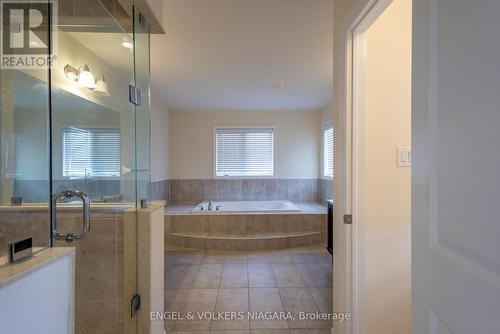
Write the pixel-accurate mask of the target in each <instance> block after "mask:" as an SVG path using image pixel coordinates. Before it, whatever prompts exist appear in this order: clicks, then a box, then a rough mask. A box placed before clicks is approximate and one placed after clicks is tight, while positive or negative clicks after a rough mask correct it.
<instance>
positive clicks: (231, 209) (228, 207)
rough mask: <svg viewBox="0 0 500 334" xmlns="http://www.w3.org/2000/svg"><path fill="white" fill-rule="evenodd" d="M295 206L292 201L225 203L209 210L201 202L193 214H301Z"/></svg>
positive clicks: (213, 206)
mask: <svg viewBox="0 0 500 334" xmlns="http://www.w3.org/2000/svg"><path fill="white" fill-rule="evenodd" d="M301 211H302V210H301V209H299V208H298V207H297V206H296V205H295V204H293V203H292V202H290V201H286V200H283V201H224V202H212V208H211V210H209V202H201V203H199V204H198V205H197V206H196V207H194V208H193V210H192V211H191V213H192V214H217V213H239V212H241V213H245V212H252V213H272V212H280V213H289V212H301Z"/></svg>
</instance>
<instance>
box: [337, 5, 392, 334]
mask: <svg viewBox="0 0 500 334" xmlns="http://www.w3.org/2000/svg"><path fill="white" fill-rule="evenodd" d="M392 2H393V0H369V1H368V3H367V4H366V6H365V7H364V8H363V9H362V10H361V12H360V14H359V15H358V16H357V17H356V18H355V19H354V21H353V22H352V23H351V25H350V26H349V28H348V29H347V36H346V58H345V59H346V79H345V80H346V81H345V82H346V86H345V87H346V91H345V93H346V95H345V99H346V100H345V101H346V108H345V114H344V117H343V119H344V120H345V121H344V126H345V129H346V131H345V134H344V136H345V137H344V140H345V147H346V154H345V158H346V160H345V171H346V189H345V201H346V202H345V204H346V205H345V211H346V213H347V214H348V213H351V214H352V216H353V225H352V234H351V235H352V238H351V242H350V244H351V254H352V256H351V264H350V266H349V265H348V266H347V268H352V274H351V280H350V282H349V284H350V289H351V291H352V313H353V317H352V333H354V334H366V331H367V324H366V310H365V302H366V300H365V299H366V298H365V297H366V291H365V284H364V276H365V259H364V249H365V245H364V236H365V222H364V220H363V217H364V210H363V209H364V200H363V196H362V195H361V194H364V163H365V162H364V145H363V143H364V89H363V88H364V75H363V74H364V71H365V68H366V31H367V30H368V28H369V27H371V25H372V24H373V23H374V22H375V21H376V20H377V19H378V18H379V17H380V15H381V14H382V13H383V12H384V11H385V10H386V9H387V7H389V5H390V4H391V3H392Z"/></svg>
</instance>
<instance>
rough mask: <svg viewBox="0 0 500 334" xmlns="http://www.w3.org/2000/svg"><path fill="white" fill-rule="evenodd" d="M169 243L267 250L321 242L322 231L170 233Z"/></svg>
mask: <svg viewBox="0 0 500 334" xmlns="http://www.w3.org/2000/svg"><path fill="white" fill-rule="evenodd" d="M169 239H170V240H169V241H168V243H169V244H171V245H175V246H178V247H185V248H195V249H209V250H265V249H283V248H291V247H301V246H309V245H313V244H317V243H320V242H321V232H317V231H310V232H289V233H263V234H246V235H230V234H220V235H217V234H210V235H209V234H207V233H178V232H173V233H170V236H169Z"/></svg>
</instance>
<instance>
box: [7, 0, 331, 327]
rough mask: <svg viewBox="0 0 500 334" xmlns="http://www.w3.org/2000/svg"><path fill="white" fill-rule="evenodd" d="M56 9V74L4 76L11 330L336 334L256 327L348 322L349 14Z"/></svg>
mask: <svg viewBox="0 0 500 334" xmlns="http://www.w3.org/2000/svg"><path fill="white" fill-rule="evenodd" d="M40 2H41V3H44V4H45V5H47V6H49V4H50V6H49V8H51V10H52V15H50V20H48V21H42V24H41V25H39V27H38V30H37V31H36V33H32V32H31V31H30V33H32V34H31V35H30V34H24V36H29V40H30V42H29V45H30V47H32V48H35V49H36V48H40V49H43V47H42V46H45V48H46V49H47V52H46V54H45V55H43V54H42V58H43V56H45V57H46V59H48V58H51V59H50V66H45V67H44V66H39V65H36V66H32V67H31V68H30V67H29V66H17V67H16V66H11V67H8V66H7V65H5V64H3V66H2V68H1V70H0V73H1V76H0V85H1V94H0V123H1V130H0V131H1V132H0V135H1V136H0V147H1V157H0V163H1V169H0V173H1V175H0V177H1V185H0V203H1V204H0V300H2V299H4V298H5V299H6V300H7V299H8V298H12V299H13V300H16V302H13V303H9V305H8V306H6V305H5V303H0V304H3V306H0V314H1V315H0V320H1V322H0V323H3V324H5V325H0V326H6V328H8V329H9V330H10V332H16V333H33V332H35V331H37V332H41V333H78V334H83V333H158V334H160V333H164V332H165V333H192V334H195V333H199V334H201V333H219V334H221V333H226V334H230V333H241V334H243V333H261V334H265V333H276V334H281V333H283V334H284V333H290V334H300V333H317V334H323V333H325V334H326V333H330V329H331V327H332V320H331V319H326V320H325V319H298V318H267V317H264V318H259V317H257V318H252V317H250V316H246V314H253V315H254V316H255V313H252V312H262V313H266V312H267V313H274V314H276V313H279V312H284V313H287V312H289V313H290V314H293V315H295V316H297V315H298V313H299V312H306V313H311V314H312V313H316V312H322V313H330V312H332V305H333V303H332V295H333V292H332V270H333V268H332V254H331V252H332V244H331V240H332V235H331V230H329V228H330V227H331V225H330V222H331V216H332V210H333V186H334V184H333V172H334V150H333V147H334V145H333V140H334V123H333V110H332V99H333V97H332V81H333V74H332V73H333V60H332V59H333V55H332V53H333V47H332V40H333V37H332V35H333V32H332V26H333V22H332V12H333V10H332V1H329V0H320V1H317V3H316V4H315V5H314V6H308V4H307V3H306V2H303V1H297V2H294V3H293V4H292V3H291V4H288V5H287V4H285V3H283V2H279V1H278V2H276V3H275V4H271V5H267V6H264V5H263V4H260V5H259V4H255V5H253V6H250V7H248V6H247V5H245V2H239V3H235V4H233V5H232V6H231V5H230V4H229V3H227V1H219V2H217V3H216V4H212V5H210V6H209V5H208V3H207V2H203V1H180V0H172V1H170V0H167V1H161V0H159V1H155V0H147V1H146V0H142V1H130V0H108V1H104V0H103V1H99V0H85V1H83V0H59V1H40ZM227 6H229V7H227ZM284 7H286V11H285V12H286V13H287V14H286V15H282V13H283V8H284ZM2 8H3V7H2ZM21 8H23V7H21ZM29 8H31V7H29ZM34 8H36V7H34ZM228 8H229V10H228ZM264 9H265V10H264ZM249 11H250V13H251V14H252V15H250V16H249V15H248V14H249ZM26 15H27V14H25V16H24V18H25V19H28V20H29V18H27V16H26ZM30 15H31V14H30ZM7 17H8V16H7V14H5V12H3V14H2V20H3V23H2V26H7V25H8V24H7V23H6V22H7V21H6V20H7V19H8V20H9V21H8V22H9V24H10V27H13V25H14V26H15V24H18V26H19V27H20V28H21V29H20V30H19V31H17V32H16V31H14V33H12V34H11V36H14V37H11V38H18V39H19V38H20V39H21V40H22V37H20V36H22V35H23V29H22V27H23V24H24V23H23V14H19V15H18V16H15V15H14V16H10V17H8V18H7ZM248 17H254V19H255V20H258V21H259V22H260V24H259V25H256V23H255V22H256V21H255V20H248ZM245 18H247V19H245ZM278 19H280V20H281V21H280V22H281V24H280V25H278V26H279V27H280V28H279V29H276V28H275V27H276V20H278ZM16 20H18V21H16ZM297 22H298V23H300V24H297ZM194 23H196V24H194ZM227 25H229V26H227ZM24 26H25V25H24ZM235 26H237V30H238V32H237V33H236V32H235V31H236V28H235V31H232V29H228V27H233V28H234V27H235ZM26 29H28V28H26ZM4 30H5V29H4ZM16 33H17V34H18V36H16ZM291 36H293V37H294V38H290V37H291ZM3 38H5V37H4V36H3ZM25 38H27V37H25ZM203 40H205V41H209V42H210V43H211V44H212V46H207V43H203ZM14 44H15V43H14ZM49 55H50V57H49ZM235 59H237V60H238V61H235ZM280 63H281V65H280V66H278V64H280ZM18 65H19V64H18ZM217 79H219V80H218V81H217ZM21 291H22V292H21ZM21 297H22V298H21ZM47 304H48V305H49V306H50V307H47ZM40 309H43V312H39V310H40ZM21 310H22V312H21ZM23 312H24V313H23ZM26 312H30V314H31V312H32V313H33V315H32V316H31V315H30V317H32V321H28V322H27V321H23V319H24V317H25V313H26ZM150 312H152V313H150ZM190 312H237V313H239V312H241V313H244V314H245V316H243V317H236V318H234V317H230V318H229V319H227V318H224V319H220V318H219V319H217V318H215V317H205V318H202V319H194V320H193V319H187V318H186V315H187V314H188V313H190ZM23 314H24V315H23ZM154 314H162V315H163V316H159V317H157V318H155V317H154V316H153V315H154ZM2 332H3V330H2Z"/></svg>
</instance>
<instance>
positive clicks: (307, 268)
mask: <svg viewBox="0 0 500 334" xmlns="http://www.w3.org/2000/svg"><path fill="white" fill-rule="evenodd" d="M296 268H297V272H298V273H299V274H300V276H301V277H302V279H303V280H304V282H305V283H306V285H307V286H308V287H312V288H330V287H331V286H332V278H331V277H330V276H329V275H328V273H327V272H325V271H324V270H322V269H321V267H320V266H319V265H318V264H304V263H301V264H297V266H296Z"/></svg>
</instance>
